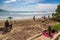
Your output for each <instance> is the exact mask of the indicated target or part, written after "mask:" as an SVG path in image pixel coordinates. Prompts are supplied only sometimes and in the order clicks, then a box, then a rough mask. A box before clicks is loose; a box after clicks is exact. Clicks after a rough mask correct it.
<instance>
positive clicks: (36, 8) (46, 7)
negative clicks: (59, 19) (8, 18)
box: [0, 4, 58, 12]
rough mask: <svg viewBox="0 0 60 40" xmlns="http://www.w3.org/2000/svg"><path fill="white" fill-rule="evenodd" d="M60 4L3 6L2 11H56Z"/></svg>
mask: <svg viewBox="0 0 60 40" xmlns="http://www.w3.org/2000/svg"><path fill="white" fill-rule="evenodd" d="M57 5H58V4H36V5H29V6H27V5H26V6H18V7H15V6H2V7H0V8H1V9H6V10H10V11H47V12H51V11H55V10H56V8H57Z"/></svg>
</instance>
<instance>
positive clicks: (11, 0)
mask: <svg viewBox="0 0 60 40" xmlns="http://www.w3.org/2000/svg"><path fill="white" fill-rule="evenodd" d="M11 2H16V0H7V1H5V3H11Z"/></svg>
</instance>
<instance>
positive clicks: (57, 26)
mask: <svg viewBox="0 0 60 40" xmlns="http://www.w3.org/2000/svg"><path fill="white" fill-rule="evenodd" d="M51 28H52V29H53V30H60V24H56V25H54V26H52V27H51Z"/></svg>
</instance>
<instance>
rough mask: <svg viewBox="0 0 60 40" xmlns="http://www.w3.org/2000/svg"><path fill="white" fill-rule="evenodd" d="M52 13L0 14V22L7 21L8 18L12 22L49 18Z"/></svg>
mask: <svg viewBox="0 0 60 40" xmlns="http://www.w3.org/2000/svg"><path fill="white" fill-rule="evenodd" d="M51 15H52V13H42V12H41V13H9V12H0V20H6V19H9V18H8V17H10V16H11V17H12V20H16V19H28V18H33V16H35V17H36V18H40V17H43V16H46V17H47V16H51Z"/></svg>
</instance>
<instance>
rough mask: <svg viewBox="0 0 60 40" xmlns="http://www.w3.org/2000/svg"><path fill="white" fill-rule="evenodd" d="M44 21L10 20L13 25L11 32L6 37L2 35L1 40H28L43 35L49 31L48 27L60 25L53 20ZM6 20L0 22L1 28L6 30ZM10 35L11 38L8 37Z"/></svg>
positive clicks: (37, 19)
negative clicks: (45, 31)
mask: <svg viewBox="0 0 60 40" xmlns="http://www.w3.org/2000/svg"><path fill="white" fill-rule="evenodd" d="M42 20H43V19H40V18H36V20H35V21H34V20H33V19H24V20H11V21H10V20H9V22H11V23H12V24H13V27H12V30H11V32H8V33H7V34H5V35H2V34H1V38H0V39H2V40H3V39H4V40H26V39H28V38H30V37H32V36H33V35H36V34H39V33H42V32H43V31H44V30H47V28H48V26H49V25H50V26H53V25H55V24H59V22H56V21H53V20H46V21H45V23H43V22H42ZM4 22H5V20H0V28H4ZM8 35H9V36H8Z"/></svg>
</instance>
